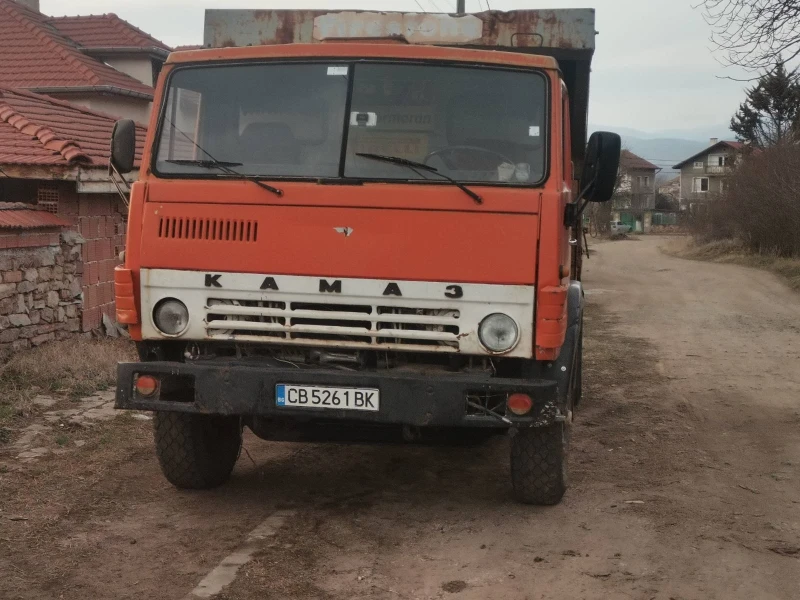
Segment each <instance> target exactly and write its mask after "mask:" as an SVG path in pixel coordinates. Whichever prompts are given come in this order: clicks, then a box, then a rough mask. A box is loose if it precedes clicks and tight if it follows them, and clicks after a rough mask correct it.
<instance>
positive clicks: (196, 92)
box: [112, 11, 619, 504]
mask: <svg viewBox="0 0 800 600" xmlns="http://www.w3.org/2000/svg"><path fill="white" fill-rule="evenodd" d="M249 12H250V11H209V16H208V17H207V23H206V35H207V45H208V46H209V48H207V49H204V50H198V51H191V52H178V53H174V54H172V55H171V56H170V58H169V60H168V61H167V64H166V65H165V68H164V70H163V71H162V73H161V76H160V79H159V82H158V86H157V93H156V98H155V106H156V109H155V110H154V111H153V117H152V120H151V123H150V128H149V131H148V136H147V142H146V146H145V150H144V153H143V156H142V157H141V163H142V165H141V169H140V171H141V178H140V180H139V181H138V182H136V183H135V184H134V185H133V187H132V191H131V195H130V213H129V220H128V232H127V249H126V253H125V264H124V265H122V266H120V267H119V268H118V269H117V271H116V301H117V319H118V321H119V322H120V323H123V324H125V325H127V327H128V329H129V332H130V334H131V337H132V338H133V339H134V340H135V341H136V343H137V347H138V349H139V355H140V359H141V360H140V362H137V363H127V364H121V365H120V366H119V385H118V390H117V407H118V408H122V409H137V410H151V411H154V412H155V418H154V422H155V441H156V449H157V454H158V457H159V460H160V463H161V466H162V469H163V471H164V473H165V475H166V477H167V478H168V479H169V480H170V481H171V482H172V483H173V484H175V485H176V486H178V487H184V488H207V487H213V486H216V485H220V484H222V483H223V482H224V481H226V480H227V478H228V477H229V475H230V473H231V470H232V468H233V465H234V463H235V461H236V458H237V457H238V454H239V449H240V446H241V439H242V428H243V427H244V426H247V427H249V428H250V429H251V430H252V431H253V432H254V433H255V434H256V435H258V436H259V437H262V438H264V439H288V437H291V436H297V435H301V437H302V434H303V433H306V434H308V435H309V436H311V435H315V436H317V438H319V436H321V437H322V438H323V439H324V438H325V437H326V434H328V433H332V432H334V431H337V432H340V431H341V430H342V429H347V430H351V431H353V432H356V431H358V430H368V431H369V432H371V433H372V436H373V437H377V438H378V439H392V436H394V435H398V436H401V437H402V438H403V439H406V440H409V441H411V440H418V439H420V438H425V436H427V435H429V434H434V433H437V432H442V431H463V432H470V433H476V432H477V433H479V434H484V433H485V434H495V433H510V436H509V437H510V446H511V448H510V456H511V474H512V487H513V490H514V494H515V496H516V497H517V498H518V499H519V500H520V501H523V502H528V503H538V504H553V503H556V502H558V501H559V500H560V499H561V497H562V495H563V494H564V491H565V489H566V477H565V467H566V450H567V440H568V431H569V425H570V422H571V420H572V414H573V410H574V408H575V406H576V405H577V403H578V402H579V400H580V389H581V340H582V311H583V294H582V289H581V286H580V282H579V281H577V279H578V278H579V273H577V272H576V271H577V265H578V264H579V263H578V261H577V260H576V256H575V254H576V252H575V251H574V250H575V244H576V241H575V239H574V237H575V238H577V237H579V236H578V235H577V234H575V233H574V229H575V227H577V223H578V222H579V215H580V212H581V210H580V209H581V206H580V205H579V202H580V201H588V200H595V201H603V200H607V196H610V193H611V189H610V188H609V187H608V183H607V182H608V181H613V179H614V178H615V176H616V164H615V162H614V161H615V160H616V161H618V154H619V138H618V137H617V136H613V134H599V135H597V136H595V138H594V139H593V141H592V142H590V144H589V151H588V153H586V152H585V147H586V146H585V143H584V140H585V106H582V105H580V103H579V104H578V106H577V110H583V111H584V114H583V116H582V117H581V118H579V119H575V118H574V117H572V116H571V110H574V109H575V108H576V104H575V102H574V101H571V100H570V89H569V85H568V83H567V81H566V80H565V76H564V72H563V70H562V68H561V65H560V63H559V61H558V60H557V59H556V58H555V57H554V56H549V55H547V54H543V53H541V46H530V47H529V46H522V48H523V49H526V50H531V49H533V50H534V51H520V50H519V47H517V48H516V50H514V49H513V48H511V47H509V48H503V47H502V45H501V44H498V42H497V39H500V38H502V36H500V37H497V35H495V36H494V37H492V39H493V40H494V42H493V43H491V44H490V43H489V42H488V41H486V40H485V39H484V38H486V37H487V36H486V35H485V33H484V31H485V30H486V26H487V20H491V22H495V23H501V22H502V23H503V24H504V27H506V28H507V27H508V26H509V23H511V26H512V27H513V26H514V19H518V21H517V22H516V25H517V26H518V29H519V31H517V32H516V33H517V34H525V35H522V37H518V38H516V39H517V40H518V43H523V44H524V43H527V40H528V37H525V36H526V35H528V36H529V37H530V36H531V35H532V33H535V32H530V31H527V30H525V31H523V29H524V27H523V25H527V26H528V28H530V27H531V23H532V21H531V19H530V15H529V14H527V13H526V16H525V18H524V19H522V18H521V17H520V16H519V15H517V16H514V17H513V18H511V20H510V21H509V20H506V21H503V20H502V19H501V18H500V17H502V16H503V14H504V13H487V14H486V15H484V16H475V15H463V16H453V15H435V17H437V20H436V21H434V22H431V21H427V22H426V21H425V19H426V18H427V16H422V15H416V16H415V15H413V14H409V13H405V14H403V13H324V12H320V13H313V12H312V13H308V12H305V11H304V12H303V13H292V12H291V11H254V12H253V14H252V15H250V16H248V14H247V13H249ZM531 12H536V11H531ZM559 12H564V13H565V15H564V18H566V16H567V13H573V11H559ZM578 12H580V11H578ZM231 13H236V19H233V17H232V16H231ZM255 13H259V14H258V15H256V14H255ZM263 13H268V16H269V18H273V19H277V20H279V22H280V27H278V26H276V27H274V28H273V27H269V26H264V27H263V28H262V29H258V30H257V31H258V32H259V34H258V35H259V36H261V39H258V40H255V41H257V42H259V43H257V44H253V41H254V39H253V35H254V33H253V32H254V31H256V29H254V28H253V27H252V25H253V23H255V22H256V21H257V20H260V21H261V23H262V25H263V24H264V20H265V19H266V20H267V22H269V19H268V18H267V17H265V16H264V14H263ZM370 14H371V15H373V16H372V17H365V16H364V15H370ZM508 14H509V15H516V13H508ZM290 15H292V18H291V19H290V18H289V16H290ZM387 15H388V16H387ZM572 17H573V18H575V15H574V14H573V15H572ZM462 18H468V20H467V21H461V20H459V19H462ZM587 18H588V17H587ZM370 19H372V20H370ZM415 19H416V20H415ZM476 21H477V23H478V25H476ZM537 22H538V21H537ZM231 23H239V25H236V26H235V27H236V30H235V31H230V27H234V26H233V25H231ZM242 23H245V24H246V25H244V26H243V25H241V24H242ZM426 23H427V25H426ZM433 25H435V26H436V31H437V32H438V33H436V34H435V35H438V36H439V37H438V38H436V37H435V35H434V34H431V33H430V31H431V30H432V27H433ZM582 26H583V24H581V27H582ZM589 26H590V28H591V32H592V48H593V35H594V26H593V19H592V23H590V24H589ZM583 29H584V30H585V28H583ZM223 30H224V31H223ZM265 31H267V32H271V33H269V34H267V39H264V38H263V36H264V32H265ZM309 31H311V32H312V33H311V34H310V37H309ZM504 31H505V30H504ZM365 32H366V33H369V34H370V36H369V39H363V35H362V34H364V33H365ZM396 32H400V33H396ZM420 32H423V33H424V32H428V33H426V35H427V37H425V35H422V34H420ZM478 35H479V37H480V39H478V38H476V37H475V36H478ZM221 36H227V39H226V41H225V42H224V43H220V42H219V40H218V38H219V37H221ZM304 36H305V38H306V39H304ZM459 36H460V37H459ZM470 36H472V37H470ZM489 37H491V36H489ZM509 39H515V38H514V36H513V35H512V36H511V37H510V38H509ZM287 41H290V42H297V43H285V42H287ZM507 43H510V42H507ZM251 44H253V45H251ZM219 45H224V46H228V47H215V46H219ZM537 48H538V49H539V51H535V50H536V49H537ZM585 66H586V67H587V68H588V64H587V65H585ZM580 70H581V69H580V68H577V67H575V65H572V66H571V67H570V72H571V73H572V84H573V86H578V89H576V90H575V93H576V94H577V96H578V97H588V96H587V94H586V90H584V89H583V88H582V87H580V85H579V84H578V83H577V82H578V81H579V79H580V77H579V76H578V72H579V71H580ZM586 78H587V80H586V85H588V70H587V73H586ZM576 122H577V123H579V124H580V123H583V129H582V130H580V131H579V132H577V136H578V137H579V138H580V142H579V143H577V144H576V142H575V139H574V136H575V135H576V132H575V131H573V124H574V123H576ZM130 125H131V124H130V123H126V122H121V123H119V124H118V127H117V130H116V131H115V137H114V141H113V151H112V155H113V156H112V168H113V169H114V170H115V171H117V172H118V173H122V172H124V171H125V170H127V169H128V168H129V167H130V166H132V160H133V153H132V151H131V147H132V142H131V139H130V133H129V131H130ZM576 148H578V150H576ZM581 167H583V169H582V172H583V177H582V181H581V182H580V184H579V183H577V182H576V178H577V177H578V175H577V174H576V172H575V171H576V169H579V168H581ZM612 171H613V174H612V175H609V174H610V173H612ZM578 187H580V188H582V189H578ZM578 193H580V194H581V195H582V198H577V197H576V196H577V195H578ZM584 205H585V203H584ZM375 432H378V433H377V436H376V434H375ZM353 435H354V436H358V435H359V434H357V433H354V434H353Z"/></svg>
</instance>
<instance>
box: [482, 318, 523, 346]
mask: <svg viewBox="0 0 800 600" xmlns="http://www.w3.org/2000/svg"><path fill="white" fill-rule="evenodd" d="M478 337H479V338H480V340H481V343H482V344H483V345H484V346H485V347H486V349H487V350H489V351H490V352H508V351H509V350H511V349H512V348H513V347H514V346H516V345H517V340H518V339H519V327H517V324H516V322H515V321H514V319H512V318H511V317H509V316H508V315H504V314H502V313H495V314H493V315H489V316H488V317H486V318H485V319H484V320H483V321H481V325H480V327H478Z"/></svg>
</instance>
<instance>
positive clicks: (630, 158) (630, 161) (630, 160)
mask: <svg viewBox="0 0 800 600" xmlns="http://www.w3.org/2000/svg"><path fill="white" fill-rule="evenodd" d="M619 164H620V166H621V167H622V168H623V169H630V170H637V169H638V170H650V171H652V170H656V171H658V170H659V169H660V167H658V166H656V165H654V164H653V163H651V162H650V161H648V160H645V159H644V158H642V157H641V156H637V155H635V154H634V153H633V152H631V151H630V150H623V151H622V152H621V153H620V156H619Z"/></svg>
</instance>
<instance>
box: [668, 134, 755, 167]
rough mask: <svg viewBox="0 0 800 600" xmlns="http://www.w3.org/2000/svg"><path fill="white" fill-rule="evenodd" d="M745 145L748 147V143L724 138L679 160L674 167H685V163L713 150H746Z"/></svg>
mask: <svg viewBox="0 0 800 600" xmlns="http://www.w3.org/2000/svg"><path fill="white" fill-rule="evenodd" d="M745 147H746V144H743V143H742V142H729V141H726V140H722V141H721V142H717V143H716V144H712V145H711V146H709V147H708V148H706V149H705V150H701V151H700V152H698V153H697V154H693V155H692V156H690V157H689V158H687V159H685V160H682V161H681V162H679V163H678V164H677V165H675V166H674V167H672V168H673V169H680V168H681V167H683V165H685V164H687V163H690V162H694V160H695V159H696V158H700V157H701V156H703V155H704V154H708V153H709V152H713V151H714V150H723V149H725V148H730V149H731V150H736V151H739V150H744V149H745Z"/></svg>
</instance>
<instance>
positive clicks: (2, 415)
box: [0, 338, 135, 426]
mask: <svg viewBox="0 0 800 600" xmlns="http://www.w3.org/2000/svg"><path fill="white" fill-rule="evenodd" d="M126 360H135V353H134V349H133V345H132V343H131V342H130V341H127V340H90V339H80V338H79V339H71V340H64V341H61V342H53V343H50V344H47V345H45V346H40V347H39V348H35V349H33V350H27V351H23V352H19V353H17V354H14V355H11V356H10V357H9V358H8V360H7V361H6V362H5V363H4V364H2V365H0V426H2V425H3V424H5V423H7V422H8V421H10V420H11V419H12V418H14V417H15V416H18V415H23V416H24V415H27V414H29V413H30V412H31V410H32V409H31V406H32V405H31V400H33V398H35V397H36V396H37V395H39V394H49V395H53V396H60V397H64V398H80V397H82V396H88V395H90V394H92V393H94V392H96V391H97V390H100V389H104V388H107V387H109V386H111V385H114V383H115V381H116V373H117V363H118V362H121V361H126Z"/></svg>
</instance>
